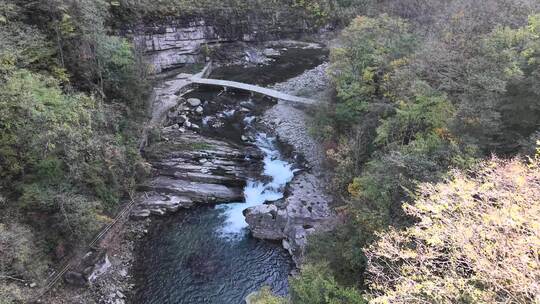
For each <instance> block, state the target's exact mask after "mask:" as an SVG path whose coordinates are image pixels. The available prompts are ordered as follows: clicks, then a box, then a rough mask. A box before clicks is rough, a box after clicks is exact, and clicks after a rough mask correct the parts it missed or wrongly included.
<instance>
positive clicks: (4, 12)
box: [0, 0, 148, 303]
mask: <svg viewBox="0 0 540 304" xmlns="http://www.w3.org/2000/svg"><path fill="white" fill-rule="evenodd" d="M108 8H109V4H108V1H94V0H91V1H90V0H85V1H64V0H57V1H56V0H55V1H31V2H28V1H23V0H14V1H7V2H6V1H2V0H0V117H1V119H0V190H1V192H2V193H0V197H1V198H2V200H1V202H0V211H1V214H2V215H1V216H0V223H5V224H0V242H1V244H0V247H1V248H8V249H6V250H0V255H1V256H0V259H1V260H2V263H0V266H1V269H0V270H1V272H2V273H1V275H2V276H3V275H9V276H13V277H15V278H24V279H32V280H34V279H43V275H44V273H45V272H46V271H48V270H47V267H48V266H53V265H52V264H49V260H50V258H51V257H52V253H53V252H55V251H56V250H57V249H58V248H60V251H59V252H62V251H64V252H63V253H62V254H60V255H64V254H67V253H68V252H65V251H66V250H68V251H69V250H74V249H76V247H78V246H80V245H84V244H85V243H86V242H87V241H88V240H89V239H90V238H91V237H93V236H94V235H95V233H96V232H97V231H98V230H99V229H100V228H101V227H103V225H104V224H106V223H107V222H108V221H110V218H109V216H110V215H112V214H114V212H115V210H116V209H117V207H118V204H119V202H120V201H121V199H122V198H124V197H125V196H126V194H128V193H130V192H131V191H133V189H134V187H135V175H136V167H137V165H139V164H140V163H141V161H140V160H141V157H140V155H139V151H138V145H137V142H138V134H139V130H140V128H141V125H142V124H141V119H143V118H144V116H143V114H144V109H146V106H145V105H144V101H145V99H146V96H147V91H148V84H147V81H146V66H145V65H144V64H143V63H142V61H141V57H140V55H139V54H138V53H137V51H136V50H135V49H134V47H133V46H132V45H131V44H130V42H129V41H128V40H126V39H123V38H119V37H115V36H110V35H108V32H109V29H107V28H106V26H105V23H106V22H107V18H109V16H110V15H109V12H108ZM23 223H24V224H23ZM57 252H58V251H57ZM57 257H58V256H57ZM15 282H17V281H15ZM11 283H12V282H11V281H10V280H7V281H6V280H2V284H0V297H1V298H2V300H1V301H2V303H4V302H6V303H10V302H16V301H24V298H25V295H24V293H23V292H21V289H20V288H18V287H16V286H15V284H11Z"/></svg>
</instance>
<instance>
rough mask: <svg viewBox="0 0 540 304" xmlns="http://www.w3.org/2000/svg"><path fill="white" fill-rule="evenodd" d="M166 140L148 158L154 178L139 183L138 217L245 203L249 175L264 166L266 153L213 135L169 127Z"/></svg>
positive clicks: (149, 151) (135, 213)
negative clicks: (210, 204)
mask: <svg viewBox="0 0 540 304" xmlns="http://www.w3.org/2000/svg"><path fill="white" fill-rule="evenodd" d="M162 137H163V138H162V141H160V142H158V143H155V144H152V145H150V146H149V147H148V148H146V150H145V156H146V157H147V159H148V160H149V161H150V163H151V164H152V167H153V171H154V176H153V177H152V178H150V179H149V180H148V181H147V182H145V183H144V184H143V185H141V186H140V187H139V190H140V191H139V192H140V194H139V197H138V204H137V207H136V208H135V210H134V211H133V212H132V217H134V218H144V217H147V216H150V215H151V214H155V215H164V214H166V213H170V212H176V211H178V210H179V209H180V208H189V207H192V206H193V205H194V204H204V203H216V204H217V203H225V202H234V201H241V200H243V198H244V195H243V188H244V186H245V185H246V180H247V178H248V176H249V175H250V173H252V172H255V171H257V170H259V169H260V160H261V159H262V154H261V152H260V151H259V150H258V149H256V148H253V147H240V146H237V145H234V144H231V143H229V142H226V141H222V140H217V139H210V138H208V137H205V136H202V135H200V134H197V133H195V132H193V131H189V130H188V131H185V130H180V128H179V127H178V126H172V127H167V128H164V130H163V134H162Z"/></svg>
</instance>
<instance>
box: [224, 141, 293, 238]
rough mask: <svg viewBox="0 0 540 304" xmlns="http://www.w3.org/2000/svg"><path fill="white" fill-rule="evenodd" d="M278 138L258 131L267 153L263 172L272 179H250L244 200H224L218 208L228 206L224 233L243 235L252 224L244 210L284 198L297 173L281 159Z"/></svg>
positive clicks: (259, 143) (259, 144) (263, 150)
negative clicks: (249, 223)
mask: <svg viewBox="0 0 540 304" xmlns="http://www.w3.org/2000/svg"><path fill="white" fill-rule="evenodd" d="M275 141H276V140H275V138H271V137H267V136H266V134H263V133H261V134H258V135H257V139H256V142H255V144H256V145H257V146H258V147H259V149H261V151H262V152H263V153H264V159H263V163H264V170H263V175H264V176H268V177H270V179H269V181H268V182H266V183H263V182H261V181H256V180H250V181H248V183H247V185H246V187H245V188H244V198H245V202H244V203H231V204H221V205H219V206H218V207H217V208H219V209H222V210H224V216H225V217H226V220H225V224H224V225H223V227H221V229H220V231H219V232H220V233H221V235H223V236H224V237H234V236H239V235H243V234H244V233H245V232H246V229H245V228H247V227H248V224H247V223H246V220H245V218H244V214H243V211H244V210H245V209H247V208H250V207H254V206H257V205H261V204H263V203H265V202H271V201H275V200H278V199H281V198H283V191H284V189H285V186H286V185H287V183H289V182H290V181H291V180H292V179H293V177H294V170H293V169H292V164H290V163H288V162H286V161H283V160H281V159H280V157H281V155H280V153H279V150H278V148H277V147H276V144H275Z"/></svg>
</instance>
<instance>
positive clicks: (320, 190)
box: [245, 63, 334, 265]
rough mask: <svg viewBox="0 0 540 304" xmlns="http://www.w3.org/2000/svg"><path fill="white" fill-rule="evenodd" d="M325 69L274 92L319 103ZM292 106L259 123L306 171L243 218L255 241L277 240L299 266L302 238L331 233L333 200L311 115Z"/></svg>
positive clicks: (271, 112) (278, 106) (325, 87)
mask: <svg viewBox="0 0 540 304" xmlns="http://www.w3.org/2000/svg"><path fill="white" fill-rule="evenodd" d="M326 68H327V64H326V63H325V64H321V65H320V66H318V67H316V68H314V69H312V70H309V71H306V72H304V73H303V74H301V75H299V76H297V77H295V78H292V79H290V80H288V81H286V82H283V83H278V84H276V85H274V88H276V89H278V90H280V91H283V92H287V93H289V94H294V95H298V96H304V97H309V98H311V99H314V100H318V101H319V102H324V101H325V100H328V95H329V94H330V88H329V83H330V82H329V80H328V79H327V76H326ZM296 106H297V105H293V104H289V103H286V102H279V103H278V104H276V105H275V106H273V107H272V108H271V109H269V110H268V111H266V112H265V113H264V116H263V122H264V123H265V124H266V125H267V126H268V127H269V128H271V129H273V130H275V132H276V134H277V135H278V137H279V139H280V140H281V141H283V142H285V143H287V144H289V145H291V146H292V147H293V149H294V150H295V151H296V152H297V153H299V154H301V155H302V156H303V157H304V158H305V159H306V166H307V168H306V169H305V170H302V171H301V172H299V173H298V174H297V175H296V176H295V178H294V179H293V181H292V182H291V183H290V184H289V185H288V188H287V191H286V196H285V198H284V199H283V200H280V201H279V202H275V203H270V204H264V205H259V206H256V207H253V208H249V209H247V210H246V211H245V216H246V220H247V222H248V223H249V225H250V229H251V230H252V233H253V235H254V236H255V237H258V238H262V239H270V240H280V241H282V243H283V247H284V248H286V249H287V250H288V251H289V253H290V254H291V256H292V257H293V260H294V261H295V263H296V264H297V265H300V264H301V263H302V261H303V257H304V251H305V247H306V245H307V237H308V236H309V235H310V234H312V233H314V232H320V231H325V230H328V229H330V228H331V227H332V225H333V223H334V217H333V215H332V211H331V209H330V204H331V202H332V197H331V196H330V195H328V193H326V191H325V185H326V183H325V174H324V170H323V166H324V152H323V150H322V149H321V147H320V145H319V143H317V142H316V140H315V139H314V138H313V137H312V136H311V135H310V133H309V120H310V116H309V115H308V114H307V113H306V111H305V110H304V109H299V108H297V107H296Z"/></svg>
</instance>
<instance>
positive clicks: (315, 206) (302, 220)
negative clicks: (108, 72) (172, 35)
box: [44, 46, 332, 304]
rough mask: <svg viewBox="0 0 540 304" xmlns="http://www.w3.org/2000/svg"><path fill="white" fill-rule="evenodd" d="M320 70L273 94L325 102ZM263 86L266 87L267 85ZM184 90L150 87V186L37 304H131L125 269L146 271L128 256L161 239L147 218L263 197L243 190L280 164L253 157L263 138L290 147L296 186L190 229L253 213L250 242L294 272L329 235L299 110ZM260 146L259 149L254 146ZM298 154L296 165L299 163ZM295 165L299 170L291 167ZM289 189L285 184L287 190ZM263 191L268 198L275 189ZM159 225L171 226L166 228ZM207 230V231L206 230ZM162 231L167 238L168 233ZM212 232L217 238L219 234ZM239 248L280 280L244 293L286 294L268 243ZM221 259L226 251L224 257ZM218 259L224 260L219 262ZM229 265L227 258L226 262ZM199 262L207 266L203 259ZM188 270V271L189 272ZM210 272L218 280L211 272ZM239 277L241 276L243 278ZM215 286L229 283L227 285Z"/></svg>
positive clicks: (315, 154) (313, 151)
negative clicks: (268, 288) (319, 238)
mask: <svg viewBox="0 0 540 304" xmlns="http://www.w3.org/2000/svg"><path fill="white" fill-rule="evenodd" d="M310 47H311V46H310ZM266 52H267V53H268V56H277V54H274V53H272V54H270V51H268V50H267V51H266ZM325 68H326V66H325V65H324V64H323V65H320V66H317V67H315V68H314V69H310V70H308V71H307V72H305V73H304V74H302V75H300V76H298V77H295V78H293V79H291V80H289V81H287V82H283V83H278V84H276V85H275V88H276V89H278V90H281V91H284V92H287V93H290V94H295V95H298V96H305V97H311V98H314V99H317V100H324V98H325V94H326V89H327V86H326V85H327V79H326V78H325V77H326V76H325ZM296 69H298V68H296ZM289 72H290V71H289ZM262 79H267V80H269V78H262ZM185 81H186V76H185V74H178V75H176V76H174V77H172V78H169V79H168V80H167V81H165V82H164V83H163V84H162V85H160V86H158V87H157V88H156V91H155V94H154V96H155V97H156V103H155V104H154V111H153V112H154V114H153V117H152V121H151V126H152V127H154V128H155V126H159V125H160V124H162V125H163V128H162V129H161V131H160V132H159V134H157V135H156V134H150V135H149V137H148V138H147V140H146V141H145V143H147V144H148V146H147V147H146V148H145V149H144V155H145V157H146V159H147V160H148V169H149V171H150V172H151V177H150V178H149V179H148V180H147V181H146V182H145V183H143V184H141V185H140V186H139V191H138V194H137V195H136V197H135V201H136V206H135V207H134V209H133V211H132V213H131V216H130V220H125V222H123V223H120V225H117V226H115V228H114V229H115V231H112V232H111V233H109V234H108V236H107V237H106V238H105V239H104V240H102V241H101V242H100V244H99V245H98V246H97V248H96V250H94V251H92V252H90V253H89V254H88V255H87V256H86V257H85V258H84V259H83V261H81V262H80V264H79V265H78V267H76V268H75V269H73V271H72V272H70V273H69V274H68V275H67V276H66V277H65V279H66V281H67V282H68V283H69V284H68V286H67V287H66V288H61V289H59V290H57V291H56V292H53V293H51V294H50V295H49V296H48V298H47V299H44V301H45V302H47V303H114V304H121V303H125V302H130V299H131V302H134V303H138V301H139V300H138V299H140V298H139V297H140V295H137V294H136V293H135V291H136V289H135V284H136V283H137V280H134V278H133V275H134V271H133V267H134V265H136V264H139V265H140V263H145V262H144V261H141V260H140V259H141V257H140V256H136V255H135V254H134V253H135V252H136V250H137V249H136V248H137V247H140V246H142V247H146V245H145V243H147V242H148V240H147V238H148V237H147V234H151V235H153V236H152V237H151V238H155V237H157V236H156V235H155V234H156V233H159V234H160V237H161V234H163V231H162V232H157V231H159V230H156V228H153V227H157V226H156V225H155V224H151V223H152V221H153V219H152V218H153V217H154V216H164V215H170V214H174V213H177V212H179V211H180V210H182V209H188V208H194V207H196V206H208V208H210V209H213V208H214V207H213V206H214V205H215V204H219V203H225V202H241V201H242V200H244V199H245V195H247V194H246V193H244V192H246V191H247V190H246V189H247V186H249V187H251V188H253V189H255V190H256V191H259V190H260V191H262V192H261V194H263V193H264V191H266V190H264V188H260V189H259V188H258V187H259V186H257V185H256V184H251V185H248V183H250V181H253V180H254V177H257V176H260V175H261V174H263V171H265V170H266V168H263V166H262V164H263V163H267V162H268V161H275V160H278V163H279V162H281V160H279V159H281V157H282V156H279V158H278V159H274V157H276V156H271V158H270V159H267V157H269V156H268V153H269V152H263V151H264V149H266V148H262V149H261V142H259V140H260V131H261V130H266V131H267V132H268V134H274V135H276V136H277V137H278V139H279V141H280V142H282V143H285V144H286V146H287V147H288V148H287V149H286V151H288V153H287V155H288V156H287V157H288V158H289V159H290V160H291V161H292V162H293V163H296V165H295V166H296V167H297V169H295V170H294V172H296V173H295V174H294V177H292V175H291V178H292V182H290V183H288V185H287V186H286V188H285V189H282V190H279V191H280V193H283V192H284V196H283V194H278V193H276V194H275V195H274V194H272V193H267V194H265V195H266V196H264V195H263V197H266V198H264V199H263V200H261V201H260V203H262V202H264V201H265V200H266V201H267V204H263V205H259V204H260V203H257V204H256V205H250V206H244V205H243V204H241V203H238V204H236V205H238V206H235V204H233V205H229V207H227V208H222V209H221V211H219V212H218V213H208V214H207V213H205V212H206V211H197V212H195V213H193V216H195V217H198V218H199V219H198V221H200V220H202V218H207V220H211V221H213V222H214V221H215V222H214V225H215V224H217V223H220V221H221V220H218V219H219V218H221V215H219V214H223V216H226V217H230V216H234V217H233V218H235V220H236V221H238V218H237V217H240V219H241V221H242V222H243V221H244V220H243V217H242V210H243V209H245V207H251V208H249V209H248V210H246V211H245V212H244V214H245V216H246V221H247V223H248V224H249V225H250V229H251V234H252V235H253V236H255V237H256V238H263V239H269V240H279V241H281V243H282V246H283V247H284V248H285V249H287V250H288V251H289V253H290V254H291V255H292V257H293V260H294V262H295V263H296V264H297V265H298V264H300V263H301V262H302V258H303V252H304V248H305V245H306V240H307V236H308V235H309V234H311V233H313V232H316V231H320V230H325V229H327V228H328V227H330V226H331V223H332V220H331V219H332V214H331V212H330V209H329V207H328V204H329V202H330V201H331V200H330V196H328V195H327V194H326V193H324V190H323V189H324V182H323V178H324V175H323V174H322V172H323V170H322V168H323V164H324V155H323V153H322V151H320V149H319V148H318V145H317V143H316V142H315V141H314V140H313V139H312V138H311V136H310V135H309V132H308V131H307V130H308V121H309V117H308V115H307V114H306V112H305V111H304V109H300V108H296V107H295V106H293V105H289V104H286V103H282V102H277V103H276V102H275V101H272V100H269V99H265V98H252V96H251V97H250V95H249V94H244V93H241V92H226V91H221V92H220V91H219V90H217V91H216V90H215V89H206V90H204V92H205V93H202V94H201V93H200V92H199V93H197V92H193V93H190V92H189V91H188V90H185V88H184V86H183V85H184V84H185ZM180 90H181V91H180ZM211 96H213V97H211ZM238 100H243V101H241V102H238ZM272 141H273V140H270V141H269V142H268V144H270V145H274V144H273V143H271V142H272ZM266 145H267V144H266V143H262V147H266ZM272 153H273V152H272ZM272 155H273V154H272ZM295 155H296V156H295ZM300 155H302V156H303V157H299V156H300ZM300 159H305V161H302V162H298V160H300ZM283 165H285V166H287V163H286V162H284V163H283ZM279 166H281V165H279ZM264 174H266V173H264ZM264 174H263V175H264ZM288 181H289V180H286V181H285V184H287V182H288ZM269 182H270V184H271V180H264V178H263V179H262V180H261V183H262V184H267V185H270V184H269ZM285 184H284V185H285ZM270 187H271V188H269V189H273V188H272V186H270ZM276 190H277V189H276ZM250 191H251V190H250ZM272 191H273V190H272ZM271 197H275V198H271ZM197 208H201V207H197ZM235 208H236V209H238V211H239V213H238V215H233V214H230V213H229V212H233V211H232V210H235ZM210 209H204V210H210ZM201 210H202V209H201ZM187 212H194V211H187ZM201 212H202V213H201ZM212 212H213V211H212ZM234 212H236V211H234ZM198 214H199V215H198ZM209 214H216V216H218V215H219V216H218V217H214V216H210V215H209ZM208 216H210V217H208ZM160 222H161V220H160ZM166 222H167V223H172V222H171V221H169V220H167V221H166ZM166 222H163V223H166ZM167 225H170V224H167ZM219 225H223V224H219ZM210 226H211V225H210V224H209V226H208V227H210ZM246 226H247V224H246ZM160 227H161V228H159V229H164V226H163V225H161V226H160ZM187 227H190V226H187ZM187 227H186V228H187ZM235 227H236V228H231V229H233V230H235V233H237V232H238V231H240V230H238V231H236V230H237V229H244V228H243V227H244V225H243V224H242V225H239V226H238V225H237V226H235ZM238 227H239V228H238ZM166 229H167V231H169V228H166ZM187 229H188V230H186V233H187V231H190V230H189V229H190V228H187ZM220 229H221V230H222V231H225V230H223V228H220ZM149 231H150V232H149ZM192 233H193V236H197V235H199V234H198V233H199V232H198V231H195V230H193V232H192ZM179 236H181V238H183V237H186V235H185V234H180V235H179ZM171 237H173V238H176V237H177V236H171ZM195 239H197V237H195ZM243 239H244V240H245V242H244V241H243V242H242V243H239V244H243V245H242V247H241V248H242V250H247V251H245V253H241V251H238V253H239V254H242V255H244V254H249V253H250V252H251V253H255V252H259V253H260V254H262V255H261V258H262V256H266V258H265V259H262V260H259V261H257V260H252V261H251V263H253V264H254V265H257V263H263V264H261V267H259V268H260V269H258V271H261V270H264V269H265V268H264V267H266V266H262V265H266V264H264V263H267V264H268V263H270V264H268V267H270V268H269V269H268V271H273V270H272V269H281V272H279V273H281V274H280V275H279V276H277V277H280V279H279V280H277V277H273V278H272V279H271V280H270V281H267V280H269V279H270V277H265V276H258V275H256V274H255V273H253V274H252V275H251V276H252V277H253V278H255V277H259V280H260V281H258V280H255V281H250V282H246V284H247V285H246V286H248V287H247V289H246V290H245V292H247V291H250V290H251V291H253V290H256V289H257V288H260V287H261V286H263V285H260V286H259V285H257V284H267V285H273V284H274V283H275V284H274V285H273V286H275V288H276V290H275V291H276V292H279V293H283V292H286V285H283V284H282V283H278V282H284V284H286V281H287V278H286V276H287V274H288V270H287V269H288V267H289V266H286V265H287V263H286V262H285V260H283V259H286V258H284V256H283V255H282V253H280V251H279V250H278V248H275V247H272V246H273V245H271V244H272V243H257V242H255V241H253V240H250V239H249V238H245V237H243ZM178 241H179V242H186V244H187V242H188V240H187V239H186V240H183V241H182V240H180V239H178ZM189 241H191V239H189ZM213 242H214V243H216V242H217V243H219V242H221V241H213ZM246 242H247V243H246ZM223 244H224V245H223V246H225V247H227V246H229V245H226V244H228V243H227V242H225V243H223ZM189 246H192V247H196V246H200V244H199V245H198V244H197V243H193V244H191V245H189ZM268 246H270V247H268ZM239 248H240V247H239ZM216 250H217V249H216ZM220 250H221V249H220ZM223 250H232V249H231V248H230V249H224V248H223ZM235 250H236V249H235ZM261 250H262V251H261ZM232 252H234V251H231V253H232ZM264 252H267V253H264ZM216 257H217V256H216ZM271 257H273V258H271ZM165 258H168V257H165ZM223 258H227V257H221V258H219V259H223ZM230 258H231V259H234V258H233V257H232V256H231V257H230ZM219 259H218V260H219ZM196 260H198V259H195V260H194V259H191V258H189V257H188V259H187V261H191V262H193V263H195V264H194V265H196ZM207 260H208V261H210V260H212V259H211V257H208V259H207ZM277 261H281V262H279V263H281V264H280V265H282V266H279V265H274V266H270V265H272V263H276V262H277ZM191 262H189V263H188V262H186V263H188V264H189V265H191V264H190V263H191ZM237 262H238V263H239V264H238V265H242V264H245V263H246V261H242V260H238V261H237ZM216 267H218V266H216ZM139 268H140V267H139ZM196 268H200V267H196ZM203 268H204V267H203ZM255 268H257V266H255ZM209 269H214V270H215V271H218V270H217V269H218V268H215V267H214V266H212V267H211V268H209ZM243 271H244V272H245V273H249V272H250V271H251V270H248V269H245V270H243ZM264 272H266V271H264ZM283 274H284V275H285V276H283ZM139 276H140V275H139ZM223 279H224V280H227V279H228V277H224V278H223ZM78 285H85V286H88V288H82V289H81V288H79V287H77V286H78ZM208 286H210V285H208ZM254 288H255V289H254ZM139 290H140V289H139ZM241 294H242V293H240V294H238V295H241ZM238 295H232V294H231V295H230V296H231V299H235V298H234V297H236V296H238ZM196 301H198V300H196ZM231 301H233V302H234V301H236V300H231ZM186 303H187V302H186ZM197 303H198V302H197ZM200 303H207V302H205V301H202V302H200ZM208 303H213V302H208Z"/></svg>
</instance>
